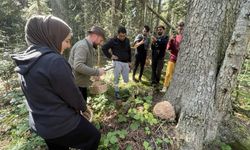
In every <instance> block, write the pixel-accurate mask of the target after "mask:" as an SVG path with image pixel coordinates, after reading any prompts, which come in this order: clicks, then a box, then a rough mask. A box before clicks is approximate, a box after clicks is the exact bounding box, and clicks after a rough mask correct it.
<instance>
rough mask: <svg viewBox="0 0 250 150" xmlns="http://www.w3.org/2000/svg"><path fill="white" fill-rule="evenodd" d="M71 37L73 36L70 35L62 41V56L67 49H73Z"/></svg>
mask: <svg viewBox="0 0 250 150" xmlns="http://www.w3.org/2000/svg"><path fill="white" fill-rule="evenodd" d="M71 37H72V34H71V33H69V34H68V36H67V37H66V38H65V39H64V40H63V41H62V46H61V54H63V52H64V50H65V49H67V48H70V47H71Z"/></svg>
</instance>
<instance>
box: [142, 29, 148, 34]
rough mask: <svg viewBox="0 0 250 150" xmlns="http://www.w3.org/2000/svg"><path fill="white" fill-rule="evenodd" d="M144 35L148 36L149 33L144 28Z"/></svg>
mask: <svg viewBox="0 0 250 150" xmlns="http://www.w3.org/2000/svg"><path fill="white" fill-rule="evenodd" d="M142 33H143V35H144V36H147V35H148V32H147V30H146V29H145V28H143V30H142Z"/></svg>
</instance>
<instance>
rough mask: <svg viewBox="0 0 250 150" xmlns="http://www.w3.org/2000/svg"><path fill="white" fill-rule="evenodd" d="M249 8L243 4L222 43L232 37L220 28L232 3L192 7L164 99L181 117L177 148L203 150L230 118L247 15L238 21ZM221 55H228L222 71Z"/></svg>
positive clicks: (198, 3)
mask: <svg viewBox="0 0 250 150" xmlns="http://www.w3.org/2000/svg"><path fill="white" fill-rule="evenodd" d="M248 1H249V0H248ZM248 3H249V2H248ZM248 3H245V4H244V5H242V6H244V7H243V9H242V11H241V14H240V17H239V19H238V20H237V23H236V28H235V31H234V33H233V36H232V38H231V41H230V42H228V41H224V42H223V43H222V42H221V38H223V37H224V34H223V33H227V34H228V35H230V34H231V35H232V33H230V32H229V31H231V30H228V31H225V29H224V28H225V26H224V25H225V18H226V17H228V14H227V12H228V10H227V8H228V7H229V6H230V5H232V3H231V1H228V0H221V1H218V0H212V1H205V0H195V1H191V3H190V7H189V11H188V12H189V13H188V16H187V19H186V20H187V21H186V27H185V33H184V40H183V42H182V45H181V50H180V53H179V56H178V60H177V63H176V69H175V74H174V77H173V80H172V83H171V85H170V87H169V90H168V92H167V96H166V98H167V100H169V101H170V102H171V103H172V104H173V105H174V106H175V109H176V112H177V114H179V120H178V125H177V131H178V140H179V144H180V145H179V148H180V149H187V150H190V149H194V150H200V149H203V148H204V146H205V145H206V144H209V143H210V142H211V141H213V140H214V139H215V136H216V135H217V132H218V127H219V125H220V123H221V122H222V121H223V118H229V117H228V116H226V115H229V114H228V111H229V110H230V107H229V109H228V106H230V96H231V91H232V88H233V86H234V85H235V82H234V81H235V78H236V76H237V74H238V72H239V70H240V67H241V65H242V63H243V60H244V55H245V54H244V52H242V51H245V50H246V46H247V42H248V40H249V35H248V33H249V25H248V24H249V16H248V17H242V16H246V14H248V13H249V12H247V11H246V10H247V7H248V6H246V5H249V4H248ZM234 6H235V8H237V7H236V5H234ZM249 10H250V8H248V11H249ZM234 15H237V13H235V14H234ZM233 17H235V16H233ZM233 17H232V18H233ZM228 22H230V21H228ZM243 33H245V34H243ZM225 40H226V39H225ZM225 43H230V45H229V46H224V47H225V48H226V50H224V49H222V46H221V45H222V44H225ZM221 51H226V55H225V58H224V60H223V64H222V66H221V65H220V62H221ZM176 87H178V88H176Z"/></svg>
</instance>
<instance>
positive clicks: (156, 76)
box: [151, 54, 164, 84]
mask: <svg viewBox="0 0 250 150" xmlns="http://www.w3.org/2000/svg"><path fill="white" fill-rule="evenodd" d="M163 65H164V57H163V58H159V57H158V55H157V54H153V55H152V75H151V83H152V84H158V83H159V82H160V79H161V71H162V69H163Z"/></svg>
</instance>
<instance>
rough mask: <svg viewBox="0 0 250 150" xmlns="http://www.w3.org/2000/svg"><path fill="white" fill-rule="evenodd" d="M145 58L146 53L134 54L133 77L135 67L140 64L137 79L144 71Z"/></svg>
mask: <svg viewBox="0 0 250 150" xmlns="http://www.w3.org/2000/svg"><path fill="white" fill-rule="evenodd" d="M146 58H147V53H145V54H144V53H142V54H136V55H135V66H134V69H133V78H134V77H135V74H136V71H137V68H138V66H139V65H140V67H141V69H140V74H139V79H141V77H142V74H143V71H144V66H145V62H146Z"/></svg>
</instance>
